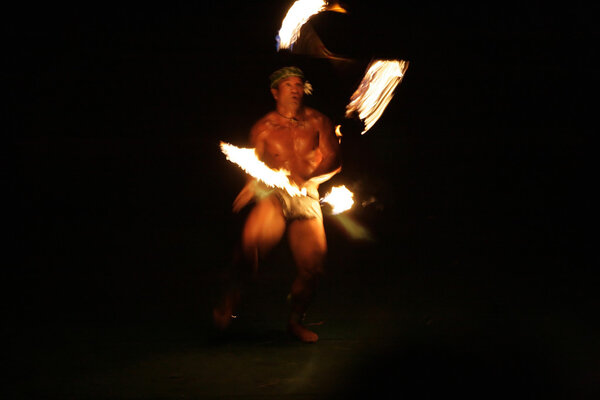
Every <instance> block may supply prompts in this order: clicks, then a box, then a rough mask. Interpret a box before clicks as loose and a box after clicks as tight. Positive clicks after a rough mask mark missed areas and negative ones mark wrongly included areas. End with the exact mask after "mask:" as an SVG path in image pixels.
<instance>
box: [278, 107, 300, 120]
mask: <svg viewBox="0 0 600 400" xmlns="http://www.w3.org/2000/svg"><path fill="white" fill-rule="evenodd" d="M275 111H276V112H277V114H279V115H280V116H282V117H283V118H285V119H289V120H294V121H298V120H300V115H301V114H302V107H297V108H286V107H282V106H277V107H276V108H275Z"/></svg>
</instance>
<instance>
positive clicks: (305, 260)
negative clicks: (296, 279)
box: [297, 249, 325, 278]
mask: <svg viewBox="0 0 600 400" xmlns="http://www.w3.org/2000/svg"><path fill="white" fill-rule="evenodd" d="M324 260H325V249H313V250H312V251H311V252H310V253H309V254H306V255H305V256H304V257H300V258H299V259H298V260H297V263H298V270H299V273H300V274H301V275H303V276H305V277H306V278H313V277H318V276H319V275H322V274H323V264H324Z"/></svg>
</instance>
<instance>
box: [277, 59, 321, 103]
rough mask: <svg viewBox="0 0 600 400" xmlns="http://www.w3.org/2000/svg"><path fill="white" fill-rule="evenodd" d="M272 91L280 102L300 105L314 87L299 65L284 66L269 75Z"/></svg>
mask: <svg viewBox="0 0 600 400" xmlns="http://www.w3.org/2000/svg"><path fill="white" fill-rule="evenodd" d="M269 79H270V81H271V93H272V94H273V98H274V99H275V101H277V102H278V103H282V104H283V105H296V106H299V105H300V104H301V102H302V98H303V96H304V94H305V93H310V91H311V90H312V87H311V86H310V84H309V83H308V82H307V81H306V80H305V79H304V73H303V72H302V70H301V69H300V68H298V67H293V66H291V67H283V68H280V69H278V70H277V71H275V72H273V73H272V74H271V76H270V77H269Z"/></svg>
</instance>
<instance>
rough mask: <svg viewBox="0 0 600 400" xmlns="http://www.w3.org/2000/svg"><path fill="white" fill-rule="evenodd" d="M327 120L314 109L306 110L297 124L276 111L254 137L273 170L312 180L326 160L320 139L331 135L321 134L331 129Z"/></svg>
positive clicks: (258, 126) (259, 152)
mask: <svg viewBox="0 0 600 400" xmlns="http://www.w3.org/2000/svg"><path fill="white" fill-rule="evenodd" d="M324 118H325V117H324V116H323V115H322V114H320V113H318V112H317V111H315V110H312V109H306V110H305V111H304V112H303V113H302V114H301V116H300V117H299V120H298V121H294V120H290V119H287V118H284V117H281V116H280V115H279V114H277V113H276V112H275V111H274V112H271V113H269V114H267V115H266V116H265V117H264V118H262V119H261V120H260V121H259V122H258V123H257V125H256V126H255V128H254V129H253V132H252V136H251V138H252V140H253V141H254V146H255V148H256V149H257V152H258V154H259V157H260V158H261V160H262V161H263V162H265V163H266V164H267V165H268V166H269V167H271V168H273V169H281V168H284V169H286V170H288V171H290V172H291V174H292V176H297V177H300V178H302V179H304V180H306V179H309V178H311V177H312V176H313V173H314V172H315V170H316V169H317V167H318V166H319V165H320V163H321V162H322V160H323V151H322V150H323V149H322V147H323V146H320V144H321V143H320V136H321V134H323V135H325V134H331V133H330V132H322V131H323V130H324V129H327V128H328V126H327V125H326V121H324Z"/></svg>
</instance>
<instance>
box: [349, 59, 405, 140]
mask: <svg viewBox="0 0 600 400" xmlns="http://www.w3.org/2000/svg"><path fill="white" fill-rule="evenodd" d="M407 68H408V61H404V60H399V61H398V60H376V61H374V62H372V63H371V64H369V67H368V68H367V72H366V73H365V76H364V77H363V79H362V81H361V82H360V85H359V86H358V89H356V91H355V92H354V94H353V95H352V97H351V98H350V103H348V105H347V106H346V117H350V116H351V115H352V113H354V112H357V113H358V117H359V118H360V119H361V120H362V121H363V122H364V124H365V129H364V130H363V131H362V133H361V134H364V133H365V132H367V131H368V130H369V129H371V127H372V126H373V124H375V122H377V120H378V119H379V117H381V114H383V111H384V110H385V108H386V107H387V105H388V103H389V102H390V100H391V99H392V97H393V95H394V89H395V88H396V86H398V84H399V83H400V82H401V81H402V78H403V77H404V73H405V72H406V69H407Z"/></svg>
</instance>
